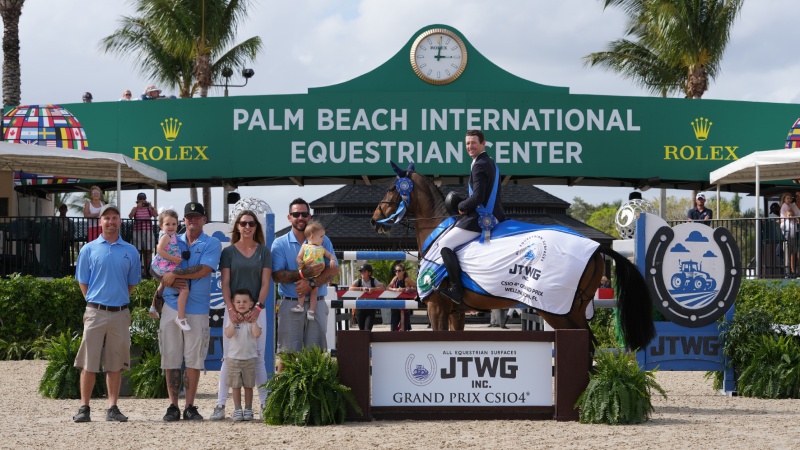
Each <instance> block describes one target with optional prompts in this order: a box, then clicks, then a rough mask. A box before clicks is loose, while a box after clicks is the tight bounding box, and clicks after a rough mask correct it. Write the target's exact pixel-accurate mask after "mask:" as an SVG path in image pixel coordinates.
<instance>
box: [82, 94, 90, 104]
mask: <svg viewBox="0 0 800 450" xmlns="http://www.w3.org/2000/svg"><path fill="white" fill-rule="evenodd" d="M83 103H92V93H91V92H84V93H83Z"/></svg>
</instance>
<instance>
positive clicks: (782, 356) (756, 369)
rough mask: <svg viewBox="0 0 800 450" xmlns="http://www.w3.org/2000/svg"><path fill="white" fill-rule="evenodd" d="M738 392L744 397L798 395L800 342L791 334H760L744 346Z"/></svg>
mask: <svg viewBox="0 0 800 450" xmlns="http://www.w3.org/2000/svg"><path fill="white" fill-rule="evenodd" d="M747 347H748V351H747V352H748V353H749V354H750V355H751V358H750V360H749V361H748V362H747V364H746V365H744V366H741V369H742V375H741V376H740V377H739V386H740V389H739V393H741V394H742V395H744V396H746V397H760V398H800V344H798V342H797V338H795V337H794V336H785V335H784V336H777V335H775V334H772V335H761V336H756V337H754V338H753V339H752V341H751V342H750V343H749V344H748V345H747Z"/></svg>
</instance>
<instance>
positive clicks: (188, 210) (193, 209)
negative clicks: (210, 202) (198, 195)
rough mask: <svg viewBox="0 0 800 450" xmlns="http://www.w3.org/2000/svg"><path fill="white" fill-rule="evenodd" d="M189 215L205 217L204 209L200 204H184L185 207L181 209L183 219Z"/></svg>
mask: <svg viewBox="0 0 800 450" xmlns="http://www.w3.org/2000/svg"><path fill="white" fill-rule="evenodd" d="M190 214H200V215H201V216H205V215H206V209H205V208H203V205H201V204H200V203H194V202H189V203H187V204H186V207H185V208H183V217H186V216H188V215H190Z"/></svg>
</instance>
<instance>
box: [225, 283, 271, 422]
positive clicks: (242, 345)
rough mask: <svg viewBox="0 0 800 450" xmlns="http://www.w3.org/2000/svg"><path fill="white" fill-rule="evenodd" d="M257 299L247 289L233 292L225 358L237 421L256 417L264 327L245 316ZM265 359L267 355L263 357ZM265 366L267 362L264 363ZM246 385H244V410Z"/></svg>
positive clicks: (226, 329)
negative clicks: (260, 349) (258, 369)
mask: <svg viewBox="0 0 800 450" xmlns="http://www.w3.org/2000/svg"><path fill="white" fill-rule="evenodd" d="M253 305H255V302H254V301H253V296H252V295H251V294H250V291H248V290H247V289H243V288H242V289H237V290H236V292H234V293H233V307H234V311H233V314H231V315H233V316H235V317H236V319H238V320H236V321H233V320H231V321H229V322H228V325H226V326H225V337H227V338H228V343H227V345H226V346H225V360H226V362H227V366H228V370H227V376H226V381H227V386H228V387H229V388H231V389H233V404H234V408H235V409H234V410H233V421H234V422H241V421H243V420H253V386H255V384H256V366H257V365H258V364H259V362H258V353H259V351H258V338H259V337H261V335H262V334H264V333H262V330H261V327H260V326H258V323H257V322H253V323H251V322H247V321H246V320H244V318H245V315H247V314H248V313H249V312H250V310H251V309H253ZM262 359H263V358H262ZM261 365H262V366H263V363H262V364H261ZM242 388H244V410H242Z"/></svg>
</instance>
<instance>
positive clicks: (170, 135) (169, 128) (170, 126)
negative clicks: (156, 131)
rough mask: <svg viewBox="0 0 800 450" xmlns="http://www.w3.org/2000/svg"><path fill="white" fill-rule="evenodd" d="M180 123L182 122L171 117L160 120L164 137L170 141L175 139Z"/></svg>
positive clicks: (179, 129)
mask: <svg viewBox="0 0 800 450" xmlns="http://www.w3.org/2000/svg"><path fill="white" fill-rule="evenodd" d="M182 125H183V123H181V122H179V121H178V119H175V118H172V117H170V118H169V119H166V120H164V121H163V122H161V129H162V130H164V138H166V139H167V140H168V141H170V142H172V141H174V140H175V139H177V138H178V133H179V132H180V131H181V126H182Z"/></svg>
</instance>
